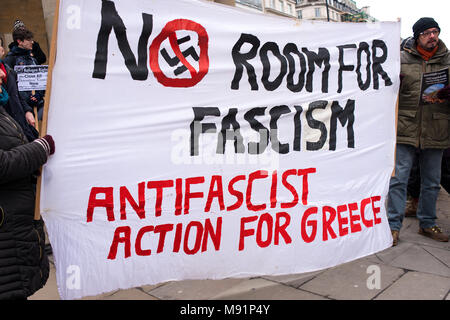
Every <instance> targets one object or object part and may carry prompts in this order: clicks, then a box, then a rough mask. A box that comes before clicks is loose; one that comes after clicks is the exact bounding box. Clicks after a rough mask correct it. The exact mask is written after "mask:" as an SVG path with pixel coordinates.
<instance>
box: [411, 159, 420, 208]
mask: <svg viewBox="0 0 450 320" xmlns="http://www.w3.org/2000/svg"><path fill="white" fill-rule="evenodd" d="M416 153H417V157H415V158H414V161H413V165H412V167H411V173H410V174H409V180H408V195H409V196H411V197H412V198H415V199H419V194H420V166H419V157H418V155H419V152H416Z"/></svg>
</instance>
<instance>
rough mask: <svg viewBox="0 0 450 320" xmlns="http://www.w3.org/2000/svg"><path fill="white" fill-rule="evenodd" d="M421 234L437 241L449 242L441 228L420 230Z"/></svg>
mask: <svg viewBox="0 0 450 320" xmlns="http://www.w3.org/2000/svg"><path fill="white" fill-rule="evenodd" d="M419 234H421V235H424V236H425V237H428V238H431V239H433V240H436V241H441V242H448V235H446V234H445V233H443V232H442V230H441V228H439V227H438V226H434V227H431V228H419Z"/></svg>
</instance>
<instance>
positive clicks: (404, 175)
mask: <svg viewBox="0 0 450 320" xmlns="http://www.w3.org/2000/svg"><path fill="white" fill-rule="evenodd" d="M416 151H417V148H415V147H413V146H410V145H406V144H397V152H396V159H395V176H394V177H392V178H391V181H390V183H389V195H388V220H389V226H390V227H391V230H397V231H400V229H401V227H402V222H403V218H404V216H405V207H406V191H407V186H408V179H409V174H410V171H411V167H412V165H413V161H414V158H415V157H417V156H418V157H419V166H420V196H419V203H418V207H417V218H418V219H419V226H420V227H421V228H431V227H433V226H435V225H436V222H435V220H436V201H437V197H438V194H439V190H440V189H441V187H440V181H441V162H442V154H443V152H444V150H442V149H421V150H420V152H419V155H417V154H416Z"/></svg>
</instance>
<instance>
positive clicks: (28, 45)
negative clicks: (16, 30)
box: [17, 39, 33, 50]
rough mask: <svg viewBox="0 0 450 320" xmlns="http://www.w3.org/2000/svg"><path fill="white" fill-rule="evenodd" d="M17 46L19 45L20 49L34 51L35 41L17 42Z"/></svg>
mask: <svg viewBox="0 0 450 320" xmlns="http://www.w3.org/2000/svg"><path fill="white" fill-rule="evenodd" d="M17 44H18V45H19V48H22V49H27V50H32V49H33V39H24V40H23V41H22V40H17Z"/></svg>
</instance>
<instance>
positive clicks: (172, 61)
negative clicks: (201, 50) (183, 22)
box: [160, 36, 200, 76]
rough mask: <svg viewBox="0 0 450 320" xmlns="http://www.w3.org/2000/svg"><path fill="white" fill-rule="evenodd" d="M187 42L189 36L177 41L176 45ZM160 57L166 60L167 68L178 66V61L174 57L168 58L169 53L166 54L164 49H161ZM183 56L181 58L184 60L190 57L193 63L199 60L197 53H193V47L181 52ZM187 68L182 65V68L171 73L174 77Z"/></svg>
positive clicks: (189, 38)
mask: <svg viewBox="0 0 450 320" xmlns="http://www.w3.org/2000/svg"><path fill="white" fill-rule="evenodd" d="M189 40H191V37H190V36H186V37H184V38H181V39H178V40H177V43H178V45H180V44H183V43H185V42H188V41H189ZM160 52H161V55H162V57H163V58H164V60H166V62H167V63H168V64H169V66H171V67H175V66H176V65H178V64H179V63H180V59H179V58H178V57H177V56H175V57H173V58H172V57H170V55H169V53H167V50H166V49H162V50H161V51H160ZM181 53H182V54H183V56H184V57H185V58H187V57H189V56H190V57H192V58H193V59H194V60H195V61H198V60H200V57H199V56H198V54H197V51H195V48H194V47H189V48H188V49H186V50H184V51H182V52H181ZM187 70H188V68H187V67H186V66H185V65H184V64H183V65H182V66H180V67H178V68H176V69H175V71H174V72H173V73H174V74H175V75H176V76H178V75H180V74H182V73H183V72H185V71H187Z"/></svg>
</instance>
